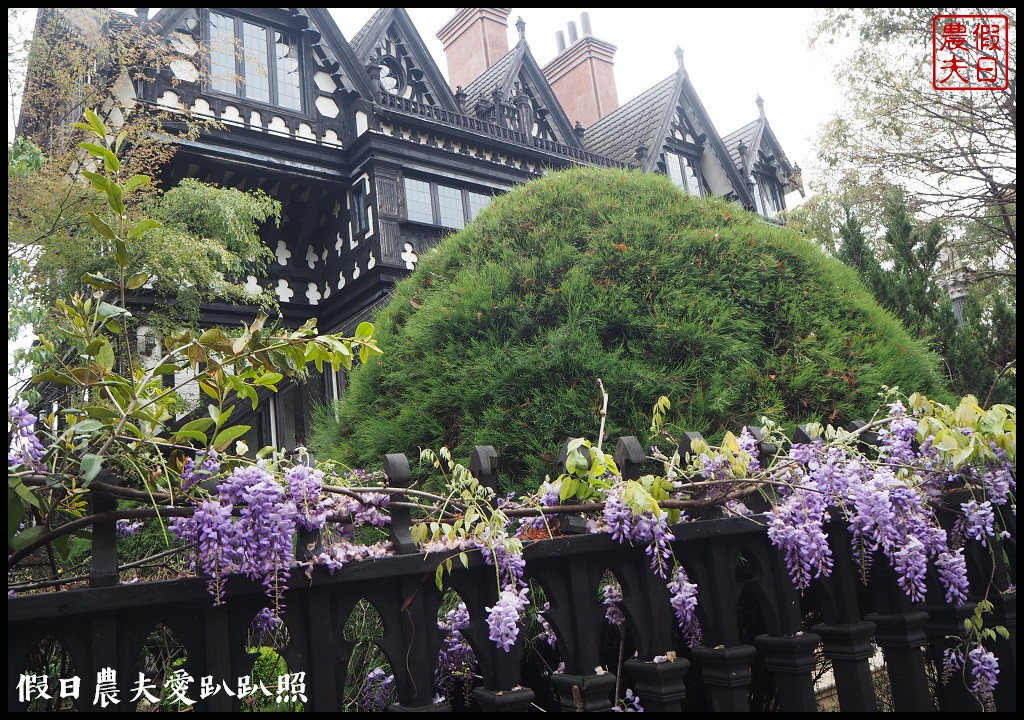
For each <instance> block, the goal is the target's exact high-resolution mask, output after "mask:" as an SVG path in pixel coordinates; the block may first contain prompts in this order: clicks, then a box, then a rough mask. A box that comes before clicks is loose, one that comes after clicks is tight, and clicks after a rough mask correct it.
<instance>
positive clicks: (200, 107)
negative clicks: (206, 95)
mask: <svg viewBox="0 0 1024 720" xmlns="http://www.w3.org/2000/svg"><path fill="white" fill-rule="evenodd" d="M192 112H194V113H195V114H196V115H209V116H210V117H213V108H211V107H210V103H209V102H207V101H206V100H205V99H203V98H196V101H195V102H194V103H192Z"/></svg>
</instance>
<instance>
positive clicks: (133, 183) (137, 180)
mask: <svg viewBox="0 0 1024 720" xmlns="http://www.w3.org/2000/svg"><path fill="white" fill-rule="evenodd" d="M151 180H152V178H151V177H150V176H149V175H132V176H131V177H130V178H128V180H127V181H126V182H125V184H124V191H125V192H126V193H129V192H131V191H132V190H138V189H139V188H140V187H142V186H143V185H148V184H149V182H150V181H151Z"/></svg>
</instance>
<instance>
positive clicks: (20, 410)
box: [7, 400, 46, 470]
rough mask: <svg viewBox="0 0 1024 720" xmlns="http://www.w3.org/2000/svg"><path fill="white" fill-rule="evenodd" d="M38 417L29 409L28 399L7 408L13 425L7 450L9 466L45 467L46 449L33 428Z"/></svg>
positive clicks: (8, 417)
mask: <svg viewBox="0 0 1024 720" xmlns="http://www.w3.org/2000/svg"><path fill="white" fill-rule="evenodd" d="M38 419H39V418H37V417H36V416H35V415H33V414H32V413H30V412H29V411H28V401H26V400H22V401H21V402H19V403H17V404H16V405H11V406H10V407H8V408H7V422H8V424H9V425H12V426H13V429H12V430H11V433H10V445H9V448H8V450H7V467H8V468H14V467H20V466H22V465H24V466H28V467H32V468H35V469H36V470H40V469H42V468H43V455H44V454H45V453H46V450H45V449H44V448H43V444H42V443H41V442H40V441H39V438H38V437H36V434H35V431H34V429H33V428H34V427H35V424H36V421H37V420H38Z"/></svg>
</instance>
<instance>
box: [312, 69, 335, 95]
mask: <svg viewBox="0 0 1024 720" xmlns="http://www.w3.org/2000/svg"><path fill="white" fill-rule="evenodd" d="M313 82H315V83H316V86H317V87H318V88H320V90H321V91H323V92H325V93H332V92H334V91H335V90H337V89H338V85H337V83H335V82H334V78H332V77H331V76H330V75H328V74H327V73H325V72H324V71H323V70H321V71H320V72H318V73H316V74H315V75H313Z"/></svg>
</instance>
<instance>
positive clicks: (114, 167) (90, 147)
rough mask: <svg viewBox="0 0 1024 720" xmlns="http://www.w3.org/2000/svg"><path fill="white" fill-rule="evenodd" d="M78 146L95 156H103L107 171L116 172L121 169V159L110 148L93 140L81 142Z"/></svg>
mask: <svg viewBox="0 0 1024 720" xmlns="http://www.w3.org/2000/svg"><path fill="white" fill-rule="evenodd" d="M78 147H80V148H82V149H84V150H86V151H88V153H89V154H90V155H92V156H93V157H98V158H103V167H105V168H106V169H107V172H109V173H116V172H117V171H118V170H120V169H121V161H120V160H118V159H117V155H115V154H114V153H113V152H111V151H110V150H109V149H108V148H105V147H103V146H102V145H97V144H96V143H91V142H80V143H78Z"/></svg>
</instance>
